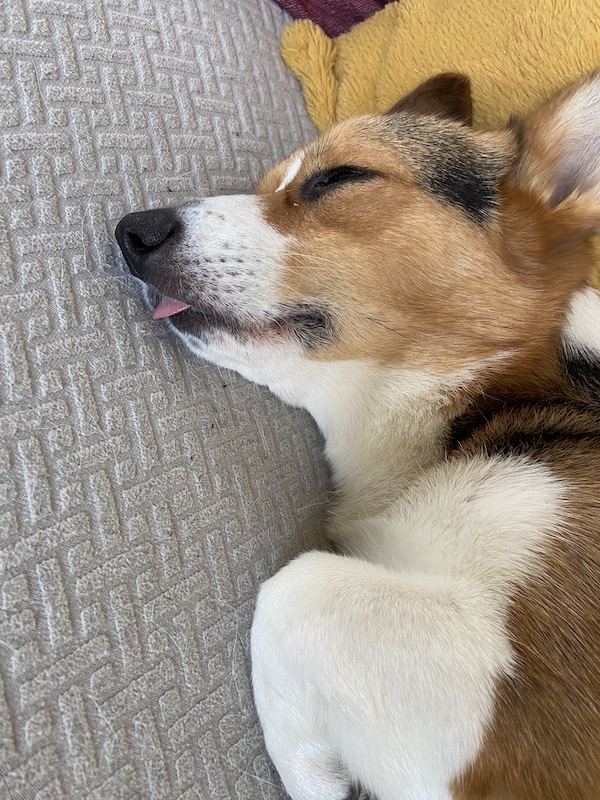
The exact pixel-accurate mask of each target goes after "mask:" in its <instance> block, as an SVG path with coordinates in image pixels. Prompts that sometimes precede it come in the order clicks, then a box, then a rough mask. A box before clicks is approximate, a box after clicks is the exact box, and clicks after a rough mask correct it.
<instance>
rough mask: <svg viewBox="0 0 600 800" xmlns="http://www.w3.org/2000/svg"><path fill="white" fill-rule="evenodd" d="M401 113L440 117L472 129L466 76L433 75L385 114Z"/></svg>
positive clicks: (471, 106) (451, 73)
mask: <svg viewBox="0 0 600 800" xmlns="http://www.w3.org/2000/svg"><path fill="white" fill-rule="evenodd" d="M400 112H404V113H408V114H419V115H424V116H429V117H432V116H433V117H440V118H442V119H450V120H454V121H455V122H462V123H463V124H465V125H471V124H472V122H473V102H472V100H471V83H470V81H469V79H468V78H467V77H466V75H459V74H458V73H456V72H442V73H441V74H439V75H434V76H433V78H429V79H428V80H426V81H423V83H420V84H419V85H418V86H417V87H416V88H415V89H413V90H412V92H409V93H408V94H406V95H404V97H403V98H402V99H400V100H398V102H397V103H396V104H395V105H394V106H392V108H390V110H389V111H388V112H387V113H388V114H397V113H400Z"/></svg>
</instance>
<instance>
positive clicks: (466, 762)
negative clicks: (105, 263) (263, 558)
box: [116, 70, 600, 800]
mask: <svg viewBox="0 0 600 800" xmlns="http://www.w3.org/2000/svg"><path fill="white" fill-rule="evenodd" d="M470 120H471V99H470V89H469V84H468V80H467V79H465V78H464V77H462V76H459V75H453V74H444V75H441V76H437V77H435V78H432V79H431V80H429V81H427V82H426V83H424V84H422V85H421V86H419V87H417V88H416V89H415V90H414V91H413V92H411V93H410V94H409V95H408V96H407V97H405V98H403V99H402V100H400V102H399V103H397V104H396V106H394V108H393V109H391V111H390V112H389V113H388V114H386V115H383V116H375V115H368V116H359V117H355V118H352V119H350V120H348V121H346V122H344V123H342V124H340V125H337V126H336V127H334V128H332V129H331V130H330V131H329V132H328V133H326V134H325V135H323V136H322V137H320V138H319V139H318V140H317V141H316V142H314V143H313V144H310V145H308V146H306V147H304V148H302V149H300V150H298V151H296V152H295V153H293V154H292V156H290V158H289V159H288V160H287V161H285V162H284V163H283V164H281V165H280V166H278V167H275V168H274V169H273V170H271V171H270V172H268V173H267V174H266V175H265V176H264V177H263V178H262V180H261V181H260V183H259V185H258V188H257V191H256V194H254V195H250V196H229V197H213V198H208V199H204V200H199V201H197V202H191V203H187V204H185V205H182V206H179V207H177V208H164V209H158V210H155V211H144V212H139V213H133V214H129V215H128V216H126V217H125V218H124V219H123V220H122V221H121V222H120V223H119V225H118V227H117V230H116V236H117V240H118V242H119V245H120V247H121V249H122V251H123V254H124V256H125V259H126V261H127V264H128V266H129V269H130V270H131V272H132V273H133V275H135V276H137V277H138V278H140V279H141V281H143V282H144V285H145V287H146V292H147V297H148V300H149V302H150V304H151V305H152V307H153V309H154V315H153V316H154V318H155V319H164V320H166V324H167V325H168V326H169V328H170V329H171V330H172V331H173V332H174V333H176V334H177V335H178V336H179V337H181V339H182V340H183V341H184V342H185V344H186V345H187V346H188V347H189V349H190V350H191V351H192V352H193V353H195V354H197V355H198V356H200V357H201V358H204V359H207V360H208V361H211V362H214V363H215V364H218V365H220V366H222V367H228V368H231V369H234V370H237V371H238V372H239V373H241V374H242V375H244V376H245V377H247V378H248V379H250V380H252V381H256V382H257V383H260V384H265V385H267V386H269V387H270V389H271V390H272V391H273V392H275V394H277V395H278V396H279V397H281V398H282V399H283V400H284V401H286V402H288V403H291V404H293V405H296V406H301V407H303V408H305V409H307V410H308V411H309V412H310V413H311V414H312V415H313V416H314V418H315V420H316V421H317V423H318V425H319V427H320V429H321V431H322V432H323V435H324V437H325V441H326V455H327V457H328V459H329V462H330V464H331V467H332V471H333V476H334V481H335V486H336V490H337V491H336V500H335V504H334V507H333V509H332V511H331V515H330V519H329V538H330V541H331V544H332V548H331V551H330V552H310V553H306V554H304V555H301V556H300V557H298V558H296V559H295V560H294V561H292V562H291V563H290V564H288V565H287V566H286V567H284V568H283V569H282V570H281V571H280V572H278V573H277V574H276V575H275V576H274V577H272V578H271V579H270V580H268V581H267V582H266V583H265V584H264V585H263V586H262V588H261V590H260V595H259V597H258V603H257V608H256V614H255V619H254V623H253V629H252V665H253V667H252V668H253V684H254V692H255V699H256V706H257V709H258V714H259V717H260V721H261V723H262V726H263V730H264V735H265V740H266V744H267V748H268V750H269V753H270V755H271V757H272V759H273V762H274V764H275V766H276V768H277V770H278V771H279V773H280V775H281V778H282V780H283V783H284V785H285V787H286V789H287V791H288V793H289V794H290V796H291V797H292V798H293V799H294V800H344V798H347V797H348V795H349V793H350V792H351V791H353V787H356V786H358V785H360V786H361V787H363V789H364V791H366V792H367V793H368V794H369V796H370V797H372V798H377V799H378V800H450V799H452V800H475V798H503V800H598V798H599V797H600V514H599V513H598V512H599V510H600V505H599V503H600V302H599V300H598V298H597V296H596V293H595V291H594V290H593V289H592V288H591V287H589V286H587V284H586V280H587V279H588V277H589V275H590V271H591V267H592V264H593V258H592V250H591V244H590V236H591V235H592V234H594V233H596V232H600V70H599V71H597V72H594V73H592V74H590V75H588V76H587V77H585V78H584V79H582V80H581V81H580V82H579V83H577V84H575V85H573V86H571V87H569V88H567V89H566V90H565V91H564V92H563V93H562V94H560V95H559V96H558V97H556V98H554V99H553V100H551V101H550V102H549V103H548V104H547V105H546V106H544V107H543V108H542V109H541V110H540V111H539V112H537V113H536V114H535V115H533V116H532V117H531V118H530V119H528V120H525V121H523V122H514V121H513V122H511V123H510V124H509V125H508V127H507V128H506V129H505V130H502V131H498V132H480V131H474V130H473V129H472V128H471V127H470Z"/></svg>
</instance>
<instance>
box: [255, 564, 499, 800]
mask: <svg viewBox="0 0 600 800" xmlns="http://www.w3.org/2000/svg"><path fill="white" fill-rule="evenodd" d="M481 600H482V595H481V594H480V593H479V592H478V591H473V587H470V586H461V585H460V584H457V585H453V584H451V583H449V582H448V581H447V579H440V578H436V577H430V576H427V575H423V574H414V573H413V574H402V573H399V572H392V571H389V570H386V569H384V568H383V567H380V566H378V565H375V564H371V563H368V562H364V561H359V560H358V559H354V558H347V557H343V556H337V555H333V554H330V553H307V554H305V555H303V556H300V557H299V558H297V559H296V560H295V561H293V562H292V563H291V564H289V565H288V566H286V567H284V568H283V569H282V570H280V572H279V573H277V575H275V576H274V577H273V578H271V579H270V580H268V581H267V582H266V583H265V584H264V585H263V587H262V589H261V592H260V595H259V599H258V604H257V610H256V615H255V619H254V623H253V629H252V659H253V681H254V692H255V699H256V704H257V708H258V713H259V717H260V720H261V723H262V726H263V730H264V735H265V740H266V743H267V747H268V750H269V753H270V755H271V757H272V759H273V762H274V763H275V766H276V767H277V769H278V771H279V773H280V775H281V778H282V780H283V782H284V784H285V787H286V789H287V791H288V792H289V794H290V795H291V797H292V798H293V800H343V798H345V797H346V796H347V794H348V791H349V789H350V786H351V784H352V782H353V781H357V782H358V781H360V783H361V784H362V785H363V786H364V787H365V788H366V789H367V790H368V791H369V792H370V793H372V794H373V795H374V796H376V797H377V798H378V800H417V798H418V800H448V798H450V797H451V794H450V790H449V785H450V783H451V781H452V779H453V778H455V777H457V775H459V774H460V773H461V771H462V770H463V769H464V768H465V767H466V766H467V764H468V763H469V762H470V761H471V760H472V758H473V757H474V756H475V755H476V753H477V751H478V749H479V747H480V746H481V740H482V736H483V731H484V728H485V725H486V723H487V722H489V719H490V715H491V714H492V707H493V694H494V684H495V680H496V678H497V676H498V671H499V670H498V666H497V665H498V664H500V663H506V662H507V659H508V658H509V653H508V651H507V650H504V648H505V639H504V636H503V635H502V634H501V632H499V631H497V630H491V627H490V626H492V627H493V621H491V620H490V616H489V613H487V612H488V611H489V607H488V608H486V604H485V603H484V604H483V606H482V604H481ZM494 665H496V666H494Z"/></svg>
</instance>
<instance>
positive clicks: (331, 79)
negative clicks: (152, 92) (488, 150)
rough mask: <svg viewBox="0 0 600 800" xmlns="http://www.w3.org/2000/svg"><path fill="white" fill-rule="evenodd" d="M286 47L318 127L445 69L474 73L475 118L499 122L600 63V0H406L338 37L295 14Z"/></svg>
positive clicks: (388, 101) (486, 124)
mask: <svg viewBox="0 0 600 800" xmlns="http://www.w3.org/2000/svg"><path fill="white" fill-rule="evenodd" d="M281 54H282V56H283V59H284V61H285V62H286V63H287V64H288V65H289V66H290V67H291V69H292V70H293V71H294V73H295V74H296V76H297V77H298V80H299V81H300V83H301V84H302V88H303V91H304V97H305V100H306V105H307V108H308V111H309V114H310V116H311V117H312V119H313V121H314V123H315V124H316V126H317V127H318V128H319V129H320V130H324V129H325V128H327V127H329V126H330V125H331V124H332V123H334V122H339V121H341V120H343V119H346V118H347V117H349V116H350V115H352V114H357V113H358V114H360V113H366V112H369V111H385V110H386V109H388V108H390V107H391V106H392V105H393V104H394V103H395V102H396V101H397V100H398V99H399V98H400V97H402V95H404V94H405V93H406V92H407V91H409V90H410V89H412V88H413V87H414V86H416V84H418V83H419V82H420V81H422V80H424V79H425V78H428V77H430V76H431V75H434V74H435V73H437V72H444V71H451V72H462V73H464V74H466V75H468V76H469V78H470V79H471V83H472V90H473V106H474V124H475V126H476V127H478V128H495V127H500V126H503V125H504V124H505V123H506V121H507V120H508V118H509V116H510V115H511V114H517V115H519V116H523V115H525V114H528V113H529V112H531V111H533V110H534V109H535V108H537V107H538V106H540V105H541V104H542V103H543V102H544V101H545V100H547V99H548V98H549V97H550V96H551V95H552V94H554V93H555V92H556V91H558V90H559V89H561V88H563V87H564V86H565V85H566V84H568V83H571V82H573V81H575V80H576V79H577V78H579V77H580V76H581V75H583V74H584V73H585V72H588V71H590V70H592V69H594V68H595V67H597V66H599V65H600V0H402V2H399V3H392V4H390V5H388V6H386V7H385V8H384V9H383V10H382V11H379V12H378V13H377V14H375V15H374V16H373V17H371V18H370V19H367V20H365V22H361V23H360V24H359V25H356V26H355V27H354V28H352V30H350V31H349V32H348V33H345V34H343V35H342V36H338V37H337V38H336V39H329V38H328V37H327V36H326V35H325V33H323V31H322V30H321V29H320V28H319V27H317V26H316V25H315V24H314V23H312V22H310V21H308V20H301V21H298V22H294V23H292V24H291V25H289V26H288V27H287V28H286V29H285V30H284V32H283V36H282V40H281ZM596 245H598V240H596ZM596 249H597V252H598V254H599V258H598V265H599V266H600V248H599V247H597V248H596ZM599 275H600V269H599V268H597V270H596V275H595V278H594V283H595V284H596V286H600V281H599V279H598V276H599Z"/></svg>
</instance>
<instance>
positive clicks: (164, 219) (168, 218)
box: [115, 208, 182, 280]
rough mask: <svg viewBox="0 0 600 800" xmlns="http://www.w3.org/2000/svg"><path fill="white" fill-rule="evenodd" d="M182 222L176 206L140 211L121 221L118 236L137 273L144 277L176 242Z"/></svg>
mask: <svg viewBox="0 0 600 800" xmlns="http://www.w3.org/2000/svg"><path fill="white" fill-rule="evenodd" d="M181 228H182V225H181V220H180V219H179V216H178V214H177V209H175V208H158V209H155V210H153V211H136V212H134V213H133V214H127V216H126V217H123V219H122V220H121V221H120V222H119V224H118V225H117V227H116V230H115V237H116V239H117V242H118V243H119V247H120V248H121V250H122V252H123V255H124V256H125V261H126V262H127V266H128V267H129V270H130V271H131V273H132V274H133V275H135V276H136V277H138V278H142V279H143V280H145V279H147V278H148V277H149V271H150V269H151V268H152V267H153V266H156V264H157V261H158V259H157V256H158V255H161V254H164V250H165V248H166V247H167V245H173V244H174V243H175V240H176V239H177V237H178V235H179V233H180V231H181Z"/></svg>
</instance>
